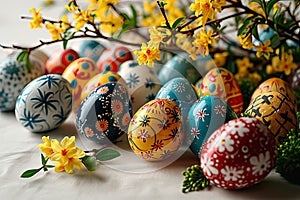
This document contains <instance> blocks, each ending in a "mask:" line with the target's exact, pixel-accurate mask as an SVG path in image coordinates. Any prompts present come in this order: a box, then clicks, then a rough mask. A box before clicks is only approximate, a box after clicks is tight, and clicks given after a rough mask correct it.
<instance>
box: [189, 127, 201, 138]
mask: <svg viewBox="0 0 300 200" xmlns="http://www.w3.org/2000/svg"><path fill="white" fill-rule="evenodd" d="M199 134H200V130H199V129H197V128H192V129H191V135H192V136H193V139H199V137H198V135H199Z"/></svg>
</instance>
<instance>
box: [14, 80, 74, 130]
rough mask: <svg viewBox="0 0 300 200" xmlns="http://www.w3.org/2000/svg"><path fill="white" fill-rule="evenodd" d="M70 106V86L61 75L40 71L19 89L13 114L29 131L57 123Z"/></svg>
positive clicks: (69, 109)
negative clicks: (36, 76)
mask: <svg viewBox="0 0 300 200" xmlns="http://www.w3.org/2000/svg"><path fill="white" fill-rule="evenodd" d="M71 110H72V92H71V86H70V84H69V82H68V81H67V80H65V79H64V78H63V77H62V76H61V75H58V74H51V75H50V74H49V75H43V76H40V77H39V78H36V79H34V80H33V81H31V82H30V83H29V84H28V85H27V86H26V87H25V88H24V89H23V90H22V92H21V93H20V95H19V97H18V100H17V102H16V108H15V115H16V118H17V120H18V122H19V123H20V124H22V125H23V126H24V127H25V128H26V129H28V130H30V131H32V132H45V131H50V130H52V129H55V128H57V127H59V126H60V125H61V124H62V123H63V122H64V121H65V119H66V118H67V117H68V116H69V114H70V112H71Z"/></svg>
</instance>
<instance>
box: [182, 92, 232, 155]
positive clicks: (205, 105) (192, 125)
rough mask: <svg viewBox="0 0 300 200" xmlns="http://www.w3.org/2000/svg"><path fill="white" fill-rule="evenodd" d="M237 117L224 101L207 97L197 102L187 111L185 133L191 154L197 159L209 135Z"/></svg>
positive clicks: (211, 96)
mask: <svg viewBox="0 0 300 200" xmlns="http://www.w3.org/2000/svg"><path fill="white" fill-rule="evenodd" d="M236 118H237V115H236V113H235V112H234V111H233V109H232V108H231V106H230V105H229V104H227V103H226V101H225V100H224V99H222V98H220V97H218V96H213V95H208V96H205V97H203V98H201V99H199V100H197V101H196V102H195V103H194V104H193V105H192V107H191V108H190V110H189V113H188V119H187V120H188V123H187V133H188V135H189V137H188V138H189V144H190V149H191V150H192V152H193V153H194V154H195V155H196V156H197V157H199V156H200V152H201V150H202V146H203V145H204V143H205V142H206V141H207V140H208V138H209V137H210V135H211V134H212V133H213V132H214V131H215V130H217V129H218V128H219V127H220V126H222V125H223V124H225V123H226V122H228V121H230V120H232V119H236Z"/></svg>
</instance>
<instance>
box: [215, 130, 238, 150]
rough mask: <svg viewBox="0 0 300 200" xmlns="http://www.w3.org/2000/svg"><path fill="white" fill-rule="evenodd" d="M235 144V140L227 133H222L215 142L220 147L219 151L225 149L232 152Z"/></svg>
mask: <svg viewBox="0 0 300 200" xmlns="http://www.w3.org/2000/svg"><path fill="white" fill-rule="evenodd" d="M233 144H234V140H232V139H231V137H230V135H227V134H221V135H220V137H219V138H218V139H217V140H216V143H215V145H216V146H217V147H219V152H224V151H225V150H227V151H229V152H232V151H233Z"/></svg>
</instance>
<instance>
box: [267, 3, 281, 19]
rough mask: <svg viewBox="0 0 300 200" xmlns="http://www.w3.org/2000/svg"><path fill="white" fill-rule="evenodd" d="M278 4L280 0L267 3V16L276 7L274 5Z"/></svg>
mask: <svg viewBox="0 0 300 200" xmlns="http://www.w3.org/2000/svg"><path fill="white" fill-rule="evenodd" d="M277 2H278V0H270V1H268V2H267V6H266V12H267V13H266V14H267V16H269V13H270V11H271V10H272V8H273V7H274V4H275V3H277Z"/></svg>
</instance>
